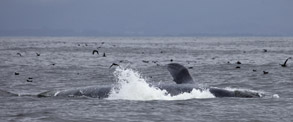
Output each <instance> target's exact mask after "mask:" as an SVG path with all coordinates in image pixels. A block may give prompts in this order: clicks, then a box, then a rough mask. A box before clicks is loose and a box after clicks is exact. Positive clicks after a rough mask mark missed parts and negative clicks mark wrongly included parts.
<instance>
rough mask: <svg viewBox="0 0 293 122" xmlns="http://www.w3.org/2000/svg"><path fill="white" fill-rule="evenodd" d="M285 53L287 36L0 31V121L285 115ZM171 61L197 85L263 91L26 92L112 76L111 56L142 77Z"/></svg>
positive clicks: (291, 50)
mask: <svg viewBox="0 0 293 122" xmlns="http://www.w3.org/2000/svg"><path fill="white" fill-rule="evenodd" d="M93 50H98V51H99V54H94V55H93V54H92V51H93ZM104 53H105V57H104V56H103V54H104ZM289 57H293V37H1V38H0V78H1V79H0V91H1V92H0V121H1V122H2V121H3V122H6V121H8V122H10V121H11V122H40V121H41V122H42V121H44V122H97V121H168V122H169V121H193V122H194V121H198V122H215V121H220V122H229V121H231V122H234V121H241V122H251V121H253V122H283V121H284V122H290V121H293V117H292V116H293V113H292V111H293V102H292V101H293V59H289V60H288V62H287V67H282V66H281V65H280V64H283V63H284V61H285V60H286V59H287V58H289ZM238 61H239V62H241V64H237V63H236V62H238ZM171 62H173V63H174V62H176V63H180V64H182V65H184V66H186V67H188V69H189V72H190V74H191V75H192V77H193V79H194V80H195V81H196V83H197V84H198V85H201V86H209V87H220V88H226V87H228V88H234V89H249V90H255V91H259V92H263V93H266V94H269V95H268V97H263V98H208V99H200V98H199V99H187V100H108V99H98V98H89V97H47V98H38V97H36V96H34V95H37V94H38V93H41V92H45V91H48V90H63V89H70V88H80V87H88V86H102V85H112V84H116V83H117V80H116V79H117V78H116V77H115V75H113V72H114V71H115V67H112V68H109V67H110V65H111V64H112V63H117V64H119V65H123V66H126V67H128V68H131V69H133V70H135V71H137V72H139V73H140V74H141V75H142V77H143V78H144V79H145V80H146V81H147V82H149V83H154V82H163V83H170V84H174V82H173V79H172V77H171V75H170V74H169V72H168V71H167V69H166V64H168V63H171ZM236 67H240V68H236ZM264 71H266V72H268V74H264V73H263V72H264ZM8 92H9V93H15V94H18V95H19V96H13V95H9V93H8ZM133 92H136V91H133ZM142 92H143V91H142Z"/></svg>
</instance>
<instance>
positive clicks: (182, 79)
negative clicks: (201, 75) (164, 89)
mask: <svg viewBox="0 0 293 122" xmlns="http://www.w3.org/2000/svg"><path fill="white" fill-rule="evenodd" d="M168 71H169V72H170V74H171V75H172V77H173V79H174V81H175V82H176V84H184V83H194V82H193V79H192V77H191V76H190V74H189V72H188V70H187V69H186V68H185V67H184V66H182V65H181V64H178V63H170V64H168Z"/></svg>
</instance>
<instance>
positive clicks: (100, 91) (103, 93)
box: [37, 63, 262, 99]
mask: <svg viewBox="0 0 293 122" xmlns="http://www.w3.org/2000/svg"><path fill="white" fill-rule="evenodd" d="M167 67H168V71H169V72H170V74H171V75H172V77H173V79H174V81H175V82H176V84H159V85H154V86H155V87H157V88H159V89H161V90H166V91H167V92H168V93H169V94H171V96H175V95H178V94H181V93H184V92H185V93H186V92H187V93H190V92H191V91H192V90H193V89H198V90H208V91H209V92H210V93H211V94H213V95H214V96H215V97H241V98H259V97H261V96H262V94H261V93H258V92H254V91H249V90H227V89H221V88H214V87H211V88H197V87H196V85H195V83H194V81H193V79H192V77H191V76H190V74H189V72H188V70H187V68H185V67H184V66H182V65H181V64H178V63H171V64H168V65H167ZM112 89H113V86H93V87H85V88H78V89H68V90H61V91H47V92H43V93H40V94H38V95H37V96H38V97H50V96H66V97H74V96H87V97H93V98H100V99H102V98H107V97H108V96H109V94H110V92H111V90H112Z"/></svg>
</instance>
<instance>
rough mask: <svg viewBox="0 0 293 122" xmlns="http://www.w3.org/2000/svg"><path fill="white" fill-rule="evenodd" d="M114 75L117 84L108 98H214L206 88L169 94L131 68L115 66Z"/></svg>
mask: <svg viewBox="0 0 293 122" xmlns="http://www.w3.org/2000/svg"><path fill="white" fill-rule="evenodd" d="M114 76H115V78H116V80H117V85H116V86H115V87H114V88H113V89H112V91H111V93H110V95H109V97H108V99H112V100H113V99H124V100H185V99H193V98H214V96H213V95H212V94H211V93H210V92H209V91H208V90H203V91H202V90H198V89H193V90H192V91H191V92H190V93H189V92H184V93H181V94H179V95H176V96H171V95H170V94H169V93H168V92H167V91H166V90H161V89H159V88H157V87H155V86H152V85H150V84H149V83H147V82H146V80H145V79H144V78H143V77H142V76H141V75H140V74H139V73H138V72H137V71H134V70H132V69H127V68H121V67H117V68H116V70H115V72H114Z"/></svg>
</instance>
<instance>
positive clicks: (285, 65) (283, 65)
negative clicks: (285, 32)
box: [280, 57, 291, 67]
mask: <svg viewBox="0 0 293 122" xmlns="http://www.w3.org/2000/svg"><path fill="white" fill-rule="evenodd" d="M289 59H291V57H289V58H287V59H286V61H285V62H284V64H280V65H281V66H282V67H287V61H288V60H289Z"/></svg>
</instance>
